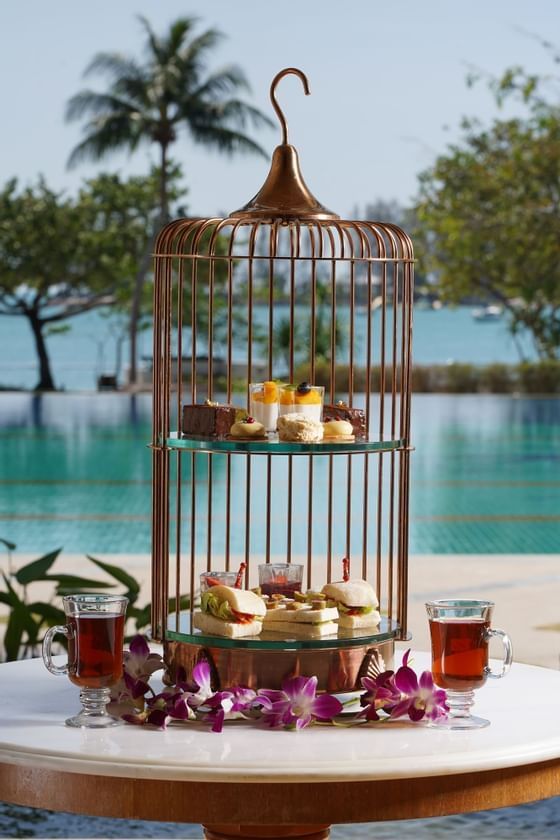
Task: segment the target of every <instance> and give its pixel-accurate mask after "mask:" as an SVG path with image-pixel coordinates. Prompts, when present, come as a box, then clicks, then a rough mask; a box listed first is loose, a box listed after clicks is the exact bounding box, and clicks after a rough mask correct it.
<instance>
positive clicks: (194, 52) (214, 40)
mask: <svg viewBox="0 0 560 840" xmlns="http://www.w3.org/2000/svg"><path fill="white" fill-rule="evenodd" d="M224 37H225V36H224V33H223V32H220V31H219V29H207V30H206V31H205V32H202V33H201V34H200V35H198V36H197V37H196V38H193V39H192V40H191V41H189V42H188V44H185V46H184V48H183V49H181V50H178V51H177V57H178V58H179V60H180V61H181V63H182V64H183V65H184V66H186V67H192V68H195V69H197V70H198V71H199V72H200V70H202V69H203V68H204V58H205V54H206V53H207V52H208V51H209V50H212V49H213V48H214V47H216V46H217V45H218V44H219V43H220V41H221V40H222V39H223V38H224Z"/></svg>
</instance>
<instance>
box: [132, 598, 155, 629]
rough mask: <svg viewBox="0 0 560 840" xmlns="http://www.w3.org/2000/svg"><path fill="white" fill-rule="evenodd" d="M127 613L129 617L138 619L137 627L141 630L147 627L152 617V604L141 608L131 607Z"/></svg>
mask: <svg viewBox="0 0 560 840" xmlns="http://www.w3.org/2000/svg"><path fill="white" fill-rule="evenodd" d="M126 614H127V616H128V618H135V619H136V629H137V630H141V629H142V628H143V627H146V626H147V625H148V624H149V623H150V621H151V619H152V605H151V604H146V606H145V607H142V608H140V609H139V608H138V607H132V608H130V607H129V608H128V610H127V611H126Z"/></svg>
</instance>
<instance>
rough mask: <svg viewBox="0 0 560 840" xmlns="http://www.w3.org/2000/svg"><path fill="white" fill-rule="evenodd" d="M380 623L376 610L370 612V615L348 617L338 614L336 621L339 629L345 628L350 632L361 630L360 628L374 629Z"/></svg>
mask: <svg viewBox="0 0 560 840" xmlns="http://www.w3.org/2000/svg"><path fill="white" fill-rule="evenodd" d="M380 621H381V616H380V615H379V613H378V612H377V610H372V611H371V612H370V613H365V614H363V615H348V614H345V613H340V618H339V619H338V624H339V627H347V628H348V629H350V630H361V629H362V627H376V626H377V625H378V624H379V622H380Z"/></svg>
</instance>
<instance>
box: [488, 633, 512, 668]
mask: <svg viewBox="0 0 560 840" xmlns="http://www.w3.org/2000/svg"><path fill="white" fill-rule="evenodd" d="M496 636H499V637H500V639H501V640H502V644H503V646H504V659H503V662H502V670H501V671H500V673H499V674H495V673H494V671H493V670H492V669H491V668H490V666H488V665H487V666H486V668H485V669H484V670H485V673H486V676H487V677H493V678H494V679H495V680H500V679H501V678H502V677H505V675H506V674H507V672H508V671H509V669H510V668H511V663H512V662H513V645H512V644H511V640H510V638H509V636H508V634H507V633H504V631H503V630H492V629H490V628H489V629H488V630H487V631H486V639H488V640H489V639H491V638H493V637H496Z"/></svg>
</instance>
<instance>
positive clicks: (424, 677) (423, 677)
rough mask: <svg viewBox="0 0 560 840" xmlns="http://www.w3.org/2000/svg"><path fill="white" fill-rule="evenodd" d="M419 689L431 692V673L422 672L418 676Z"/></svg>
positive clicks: (432, 684)
mask: <svg viewBox="0 0 560 840" xmlns="http://www.w3.org/2000/svg"><path fill="white" fill-rule="evenodd" d="M419 683H420V688H425V689H428V690H429V691H431V690H432V689H433V687H434V678H433V676H432V672H431V671H422V673H421V674H420V680H419Z"/></svg>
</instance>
